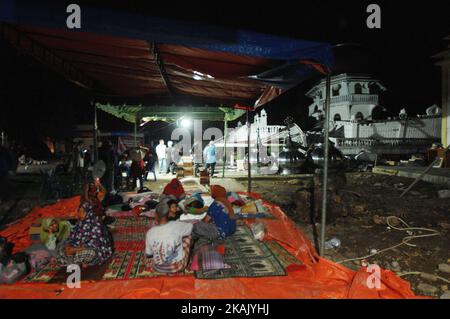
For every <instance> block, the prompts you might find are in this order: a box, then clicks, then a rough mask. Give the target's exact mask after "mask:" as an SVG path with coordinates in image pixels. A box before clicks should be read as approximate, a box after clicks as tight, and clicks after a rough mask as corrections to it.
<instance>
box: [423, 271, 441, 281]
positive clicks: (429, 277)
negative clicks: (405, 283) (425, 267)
mask: <svg viewBox="0 0 450 319" xmlns="http://www.w3.org/2000/svg"><path fill="white" fill-rule="evenodd" d="M420 277H421V278H422V279H425V280H429V281H432V282H436V281H438V280H439V278H438V277H437V276H436V275H433V274H428V273H426V272H423V273H421V274H420Z"/></svg>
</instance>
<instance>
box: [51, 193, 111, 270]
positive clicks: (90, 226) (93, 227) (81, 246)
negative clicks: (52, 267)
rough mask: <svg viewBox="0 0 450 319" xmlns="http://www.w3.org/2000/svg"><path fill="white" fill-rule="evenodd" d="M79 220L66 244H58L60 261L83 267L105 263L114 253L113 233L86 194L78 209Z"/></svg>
mask: <svg viewBox="0 0 450 319" xmlns="http://www.w3.org/2000/svg"><path fill="white" fill-rule="evenodd" d="M78 212H79V220H78V222H77V224H76V225H75V227H74V228H73V230H72V232H71V234H70V237H69V239H68V240H67V241H66V242H65V245H60V246H58V262H59V263H60V264H62V265H70V264H81V265H82V266H83V267H87V266H94V265H100V264H103V263H104V262H105V261H106V260H108V259H109V258H110V257H111V256H112V254H113V243H112V238H111V234H110V233H109V231H108V229H107V228H106V226H105V225H104V224H103V222H102V221H101V219H100V217H99V216H97V215H96V214H95V212H94V210H93V207H92V204H91V202H90V201H89V200H87V199H86V198H85V197H84V196H83V197H82V199H81V203H80V207H79V209H78Z"/></svg>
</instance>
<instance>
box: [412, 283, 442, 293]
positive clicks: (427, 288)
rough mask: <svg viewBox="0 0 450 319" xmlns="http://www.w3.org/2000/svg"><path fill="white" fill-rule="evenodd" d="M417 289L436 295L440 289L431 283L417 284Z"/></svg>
mask: <svg viewBox="0 0 450 319" xmlns="http://www.w3.org/2000/svg"><path fill="white" fill-rule="evenodd" d="M417 289H418V290H419V291H421V292H422V293H424V294H427V295H434V294H436V293H437V292H438V291H439V289H438V288H436V287H435V286H432V285H429V284H424V283H420V284H419V285H418V286H417Z"/></svg>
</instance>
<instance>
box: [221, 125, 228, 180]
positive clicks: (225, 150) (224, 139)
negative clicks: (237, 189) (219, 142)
mask: <svg viewBox="0 0 450 319" xmlns="http://www.w3.org/2000/svg"><path fill="white" fill-rule="evenodd" d="M223 131H224V132H223V136H224V138H223V167H222V178H225V165H226V163H227V133H228V120H227V119H225V127H224V130H223Z"/></svg>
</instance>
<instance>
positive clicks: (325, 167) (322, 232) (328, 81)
mask: <svg viewBox="0 0 450 319" xmlns="http://www.w3.org/2000/svg"><path fill="white" fill-rule="evenodd" d="M325 90H326V94H325V123H324V124H325V125H324V130H325V132H324V144H325V149H324V155H323V156H324V165H323V185H322V218H321V222H320V255H321V256H323V255H324V250H325V227H326V222H327V190H328V153H329V146H330V145H329V133H330V90H331V75H330V72H328V73H327V79H326V89H325Z"/></svg>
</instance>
